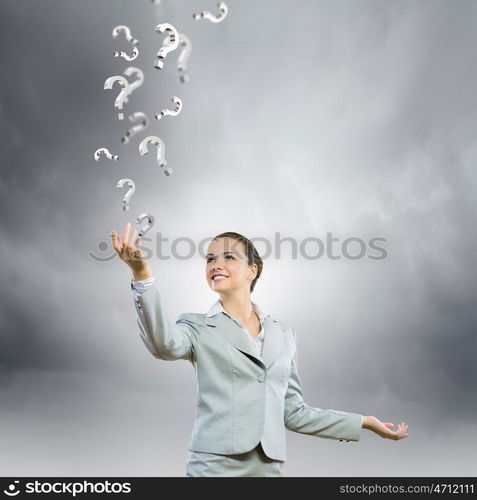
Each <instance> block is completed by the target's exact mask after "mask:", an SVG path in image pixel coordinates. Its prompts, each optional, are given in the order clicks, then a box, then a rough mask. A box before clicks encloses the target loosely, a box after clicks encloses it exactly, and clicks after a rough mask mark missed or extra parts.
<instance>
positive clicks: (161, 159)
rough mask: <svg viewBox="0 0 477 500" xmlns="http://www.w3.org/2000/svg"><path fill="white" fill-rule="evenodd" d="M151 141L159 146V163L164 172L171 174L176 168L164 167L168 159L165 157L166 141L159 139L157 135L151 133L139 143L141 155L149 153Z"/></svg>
mask: <svg viewBox="0 0 477 500" xmlns="http://www.w3.org/2000/svg"><path fill="white" fill-rule="evenodd" d="M149 143H152V144H154V145H155V146H157V162H158V163H159V166H160V167H161V168H162V169H163V170H164V173H165V174H166V175H171V174H172V172H174V170H173V169H172V168H170V167H169V168H164V167H165V166H166V165H167V162H166V159H165V157H164V151H165V147H164V143H163V142H162V141H161V139H159V137H157V136H155V135H150V136H149V137H146V138H145V139H144V140H143V141H142V142H141V144H139V152H140V153H141V156H144V155H146V154H147V153H149V150H148V145H149Z"/></svg>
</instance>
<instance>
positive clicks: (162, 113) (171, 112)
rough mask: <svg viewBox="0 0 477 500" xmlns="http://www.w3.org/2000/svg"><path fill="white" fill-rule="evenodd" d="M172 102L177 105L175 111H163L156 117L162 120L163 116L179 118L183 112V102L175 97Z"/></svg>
mask: <svg viewBox="0 0 477 500" xmlns="http://www.w3.org/2000/svg"><path fill="white" fill-rule="evenodd" d="M171 101H172V102H173V103H174V104H175V105H176V108H175V109H174V110H170V109H163V110H162V111H161V112H160V113H157V115H155V117H156V118H157V119H158V120H160V119H161V118H162V117H163V116H166V115H170V116H177V115H178V114H179V113H180V112H181V111H182V101H181V99H179V98H178V97H176V96H174V97H171Z"/></svg>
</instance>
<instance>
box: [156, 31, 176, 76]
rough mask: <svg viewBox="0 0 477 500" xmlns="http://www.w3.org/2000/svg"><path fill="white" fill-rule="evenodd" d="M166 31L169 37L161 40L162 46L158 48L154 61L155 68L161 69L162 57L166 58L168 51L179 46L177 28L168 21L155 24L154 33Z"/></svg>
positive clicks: (162, 65)
mask: <svg viewBox="0 0 477 500" xmlns="http://www.w3.org/2000/svg"><path fill="white" fill-rule="evenodd" d="M164 31H167V34H168V35H169V38H166V39H165V40H164V41H163V42H162V47H161V48H160V49H159V50H158V52H157V54H156V56H157V59H156V61H155V63H154V67H155V68H156V69H162V68H163V67H164V59H165V58H166V56H167V54H169V52H171V51H173V50H174V49H177V47H178V46H179V33H178V32H177V30H176V29H175V28H174V26H172V24H169V23H162V24H158V25H157V26H156V33H164Z"/></svg>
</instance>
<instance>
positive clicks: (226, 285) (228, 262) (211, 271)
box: [205, 237, 257, 293]
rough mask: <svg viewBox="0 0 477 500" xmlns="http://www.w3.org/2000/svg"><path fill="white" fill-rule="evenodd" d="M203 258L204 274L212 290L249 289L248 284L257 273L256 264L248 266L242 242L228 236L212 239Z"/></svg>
mask: <svg viewBox="0 0 477 500" xmlns="http://www.w3.org/2000/svg"><path fill="white" fill-rule="evenodd" d="M205 260H206V266H205V276H206V279H207V283H208V284H209V286H210V288H212V290H214V291H216V292H217V293H220V292H224V293H227V292H231V291H234V290H240V289H242V288H245V289H246V290H250V284H251V283H252V281H253V279H254V278H255V276H256V274H257V265H256V264H254V265H253V266H251V267H249V266H248V262H247V254H246V249H245V244H244V243H243V242H241V241H237V240H234V239H233V238H228V237H223V238H219V239H218V240H213V241H212V242H211V243H210V244H209V247H208V249H207V255H206V257H205Z"/></svg>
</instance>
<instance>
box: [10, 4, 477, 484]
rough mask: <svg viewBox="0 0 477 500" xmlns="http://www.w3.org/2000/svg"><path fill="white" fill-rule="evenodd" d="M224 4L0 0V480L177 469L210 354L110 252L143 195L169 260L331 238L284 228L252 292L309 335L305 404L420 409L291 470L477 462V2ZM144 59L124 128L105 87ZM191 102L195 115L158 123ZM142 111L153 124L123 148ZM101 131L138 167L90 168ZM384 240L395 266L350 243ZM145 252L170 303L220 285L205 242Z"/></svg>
mask: <svg viewBox="0 0 477 500" xmlns="http://www.w3.org/2000/svg"><path fill="white" fill-rule="evenodd" d="M226 3H227V5H228V7H229V13H228V16H227V17H226V19H225V20H224V21H223V22H221V23H217V24H214V23H211V22H210V21H208V20H206V19H203V20H200V21H195V20H194V19H193V17H192V14H193V13H195V12H200V11H201V10H210V11H211V12H213V13H216V12H218V9H217V7H216V2H215V1H212V0H201V1H200V2H199V1H198V0H194V1H187V0H162V2H161V4H160V5H159V6H155V5H154V4H152V3H151V2H150V0H134V1H133V0H129V1H127V0H81V1H79V0H77V1H73V0H68V1H64V0H29V1H26V0H3V1H2V3H1V7H0V27H1V29H0V54H1V60H2V63H3V65H2V77H1V79H0V89H1V98H0V118H1V122H0V158H1V160H0V161H1V178H0V203H1V211H0V213H1V215H0V220H1V226H0V231H1V234H0V248H1V256H2V265H1V266H0V280H1V283H2V287H1V294H2V297H1V305H0V329H1V331H0V473H1V475H3V476H10V475H15V476H47V475H51V476H73V475H74V476H107V475H110V476H182V475H184V471H185V462H186V458H187V445H188V441H189V437H190V432H191V429H192V423H193V419H194V414H195V402H196V401H195V398H196V386H195V378H194V371H193V368H192V366H191V365H190V364H189V363H188V362H185V361H177V362H175V363H172V362H164V361H160V360H157V359H155V358H154V357H153V356H152V355H151V354H150V353H149V352H148V351H147V349H146V348H145V346H144V345H143V343H142V341H141V339H140V337H139V332H138V328H137V326H136V316H135V310H134V305H133V300H132V294H131V290H130V278H131V273H130V271H129V268H128V267H127V266H126V265H125V264H124V263H123V262H122V261H120V260H119V258H117V257H116V258H112V259H108V258H109V257H110V256H111V255H114V252H113V250H112V248H111V246H110V243H109V238H108V236H107V235H108V233H109V232H110V231H111V230H112V229H115V230H116V231H120V232H122V231H123V227H124V225H125V223H126V222H127V221H130V222H132V223H134V219H135V218H136V217H137V215H139V214H141V213H143V212H148V213H151V214H153V215H154V217H155V224H154V226H153V228H152V230H151V231H150V233H148V234H149V236H150V235H151V234H153V233H154V232H155V231H157V232H160V233H161V234H162V235H163V237H164V238H166V237H167V238H169V243H168V244H166V245H165V246H164V247H163V254H166V253H168V252H169V256H171V254H170V249H171V247H170V242H172V241H174V240H175V239H177V238H190V239H191V240H192V241H194V242H196V243H197V242H199V240H201V239H204V238H211V237H213V236H214V235H216V234H218V233H220V232H223V231H237V232H240V233H242V234H244V235H246V236H247V237H249V238H265V239H267V240H269V241H270V242H271V244H272V245H273V247H274V248H276V246H275V244H274V236H275V233H280V236H281V238H285V237H288V238H294V239H295V241H296V242H297V243H298V244H300V243H301V242H303V241H304V240H305V238H319V239H320V240H322V241H325V242H326V235H327V233H331V234H332V236H333V237H334V238H337V242H336V243H334V247H333V248H334V250H333V252H334V255H341V257H342V258H339V259H336V260H333V259H332V258H330V257H329V256H327V255H326V254H325V255H323V256H322V257H321V258H317V259H312V258H306V255H305V256H303V255H302V254H300V252H298V255H297V258H293V254H292V252H291V251H290V243H288V244H287V243H283V244H282V247H281V248H282V254H281V255H280V256H277V255H274V254H273V253H272V255H271V256H269V257H268V258H266V259H265V262H264V263H265V265H264V270H263V274H262V277H261V278H260V280H259V281H258V283H257V286H256V290H255V292H254V293H253V295H252V299H253V300H255V301H256V302H257V303H258V304H259V305H261V307H262V308H263V309H264V310H265V311H267V312H268V313H270V314H271V315H272V316H273V317H275V318H276V319H278V320H280V321H283V322H285V323H286V324H288V325H290V326H291V327H293V328H294V329H295V330H296V332H297V336H298V360H299V370H300V375H301V379H302V386H303V391H304V396H305V400H306V402H307V403H308V404H310V405H312V406H315V407H320V408H332V409H340V410H345V411H350V412H356V413H361V414H364V415H375V416H377V417H378V418H380V419H381V420H382V421H391V422H394V423H395V424H396V425H397V424H398V423H399V422H402V421H405V422H406V423H408V424H409V430H408V432H409V437H408V438H406V439H404V440H401V441H397V442H395V441H391V440H384V439H382V438H380V437H379V436H377V435H376V434H374V433H371V432H369V431H366V430H363V431H362V434H361V438H360V441H359V442H349V443H346V442H339V441H335V440H326V439H318V438H314V437H311V436H305V435H300V434H296V433H291V432H288V433H287V434H288V461H287V463H286V465H285V473H286V475H287V476H422V475H424V476H465V475H468V476H473V475H475V464H476V463H477V451H476V435H477V421H476V414H477V376H476V373H477V370H476V369H477V362H476V354H477V341H476V332H477V308H476V299H477V279H476V278H477V276H476V274H477V273H476V271H477V263H476V250H475V243H476V241H477V234H476V228H477V224H476V223H477V220H476V193H477V184H476V180H477V176H476V173H475V164H476V160H477V145H476V141H475V137H476V133H477V113H476V112H477V70H476V65H475V47H476V46H477V30H476V29H475V27H476V22H477V4H476V2H475V1H474V0H468V1H467V0H459V1H458V2H455V1H451V0H433V1H432V2H430V1H424V0H421V1H417V0H413V1H408V0H387V1H384V0H354V1H353V0H339V1H336V0H327V1H316V0H300V1H299V0H288V1H284V0H259V1H257V0H226ZM163 22H169V23H171V24H173V25H174V26H175V27H176V28H177V29H178V31H179V32H182V33H184V34H186V35H187V36H188V37H189V39H190V40H191V42H192V52H191V55H190V58H189V60H188V71H189V74H190V82H189V83H187V84H183V83H181V82H180V81H179V74H180V73H179V72H178V71H177V69H176V65H177V57H178V56H179V52H180V50H181V49H177V50H176V51H174V52H171V53H169V55H168V56H167V58H166V61H165V66H164V69H163V70H156V69H154V68H153V66H152V65H153V62H154V60H155V56H156V52H157V51H158V49H159V48H160V47H161V45H162V38H163V37H161V36H159V35H158V34H156V33H155V32H154V28H155V26H156V25H157V24H158V23H163ZM120 24H124V25H127V26H129V28H130V29H131V32H132V35H133V36H134V37H136V38H137V39H138V40H139V45H138V48H139V50H140V55H139V57H138V58H137V59H136V60H135V61H132V62H127V61H125V60H124V59H122V58H114V57H113V53H114V51H115V50H128V49H129V48H130V45H129V44H128V43H127V42H126V41H125V38H124V36H123V35H120V36H119V37H118V38H117V39H114V38H113V37H112V30H113V28H114V27H115V26H117V25H120ZM128 66H134V67H138V68H141V69H142V70H143V71H144V74H145V81H144V84H143V85H142V86H141V87H140V88H139V89H137V90H136V91H135V92H134V93H133V94H132V95H131V97H130V100H129V103H128V104H125V105H124V113H125V118H126V119H125V120H124V121H119V120H118V119H117V111H116V110H115V108H114V100H115V98H116V96H117V95H118V93H119V87H118V86H117V85H115V86H114V88H113V90H104V89H103V85H104V81H105V79H106V78H108V77H109V76H113V75H122V74H123V73H122V72H123V71H124V70H125V69H126V68H127V67H128ZM174 95H176V96H178V97H180V98H181V99H182V100H183V111H182V113H181V114H179V115H178V116H176V117H170V116H168V117H166V118H164V119H162V120H161V121H157V120H155V118H154V114H155V113H158V112H159V111H160V110H161V109H164V108H166V107H168V108H171V107H172V103H171V101H170V98H171V97H172V96H174ZM134 111H143V112H145V113H147V115H148V116H149V119H150V121H149V126H148V128H147V129H146V130H145V131H144V132H142V133H141V134H138V135H136V136H134V137H133V138H132V139H131V141H130V143H129V144H127V145H125V144H122V143H121V142H120V139H121V137H122V136H123V135H124V133H125V132H126V130H128V128H130V127H131V126H132V123H131V122H129V121H128V120H127V117H128V115H129V113H132V112H134ZM147 135H158V136H159V137H160V138H161V139H162V140H163V142H164V144H165V156H166V160H167V164H168V166H170V167H172V168H173V169H174V173H173V174H172V175H171V176H169V177H166V176H165V175H164V173H163V172H162V171H161V168H160V167H159V165H158V164H157V162H156V159H155V155H156V153H155V149H154V148H153V147H151V149H150V153H149V154H148V155H146V156H145V157H141V156H140V155H139V151H138V145H139V143H140V141H141V140H142V139H143V138H144V137H146V136H147ZM99 147H107V148H109V150H110V151H111V152H113V153H115V154H119V156H120V159H119V161H117V162H113V161H109V160H107V159H105V158H104V157H103V158H102V159H101V161H100V162H96V161H94V159H93V153H94V151H95V150H96V149H98V148H99ZM125 177H129V178H131V179H133V180H134V181H135V183H136V192H135V193H134V195H133V196H132V198H131V201H130V206H131V210H130V211H129V212H123V211H122V208H121V200H122V196H123V195H124V193H125V191H124V190H123V191H121V190H119V189H117V188H116V182H117V181H118V180H119V179H121V178H125ZM134 225H135V227H138V225H137V224H135V223H134ZM375 237H380V238H383V239H384V240H385V241H384V242H383V240H381V243H380V244H379V246H381V247H383V248H385V249H386V252H385V254H386V255H385V258H384V259H377V260H376V259H372V258H370V257H371V256H373V255H374V256H377V255H381V256H382V254H379V253H378V252H376V251H372V249H370V248H368V249H367V251H366V252H365V255H364V256H363V257H362V258H359V259H345V258H344V256H343V255H342V253H343V252H340V245H341V244H342V242H343V241H344V240H345V239H346V238H361V239H362V240H363V241H365V242H368V241H369V239H370V238H375ZM151 244H152V243H151ZM151 244H150V245H149V246H151ZM313 245H314V244H313V242H311V243H310V245H309V247H308V246H307V247H306V249H307V252H308V254H309V255H313V254H316V251H317V247H316V240H315V247H314V246H313ZM356 245H357V243H356V241H355V244H354V245H350V246H349V247H348V253H349V254H353V255H356V254H358V253H359V251H360V248H359V246H356ZM257 248H258V249H259V251H263V250H264V246H263V245H262V244H261V243H259V242H258V241H257ZM168 249H169V250H168ZM189 251H190V247H189V246H188V245H187V244H183V243H181V244H180V245H178V246H177V247H176V255H177V254H181V255H186V254H187V253H189ZM92 256H93V257H92ZM99 257H101V258H105V260H106V262H99V260H98V258H99ZM151 265H152V268H153V271H154V273H155V275H156V276H157V279H158V280H159V282H160V287H161V290H162V291H163V297H164V300H165V302H166V304H167V311H168V313H169V314H170V317H171V319H173V320H175V319H176V318H177V316H178V315H179V314H181V313H182V312H206V311H207V310H208V308H209V307H210V306H211V305H212V304H213V302H214V301H215V300H216V299H217V298H218V296H217V295H216V294H215V293H214V292H213V291H212V290H210V289H209V287H208V285H207V283H206V281H205V277H204V261H203V259H202V258H201V257H200V255H198V254H197V252H195V253H194V255H193V256H192V257H191V258H188V259H181V258H178V257H177V256H176V257H173V256H172V257H171V258H170V259H169V260H165V259H160V258H159V257H158V256H157V255H154V256H153V257H152V258H151Z"/></svg>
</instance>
